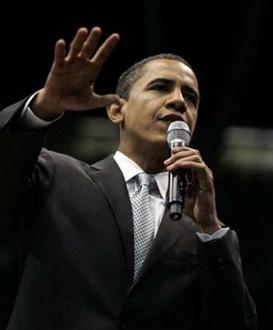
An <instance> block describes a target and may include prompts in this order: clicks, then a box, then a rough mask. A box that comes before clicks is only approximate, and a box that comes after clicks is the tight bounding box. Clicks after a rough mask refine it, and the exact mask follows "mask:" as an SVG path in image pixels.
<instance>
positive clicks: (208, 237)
mask: <svg viewBox="0 0 273 330" xmlns="http://www.w3.org/2000/svg"><path fill="white" fill-rule="evenodd" d="M228 230H229V227H225V228H220V229H218V230H217V231H216V232H215V233H213V234H212V235H209V234H206V233H196V235H197V236H198V237H199V238H200V239H201V241H202V242H208V241H211V240H213V239H216V238H222V237H223V236H224V235H225V234H226V232H227V231H228Z"/></svg>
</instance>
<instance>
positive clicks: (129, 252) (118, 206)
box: [87, 156, 134, 278]
mask: <svg viewBox="0 0 273 330" xmlns="http://www.w3.org/2000/svg"><path fill="white" fill-rule="evenodd" d="M94 169H95V171H94ZM87 173H88V175H89V176H90V177H91V178H92V179H93V180H94V181H95V182H96V184H97V185H98V186H99V187H100V188H101V190H102V191H103V193H104V195H105V197H106V200H107V202H108V203H109V206H110V208H111V210H112V212H113V215H114V219H115V221H116V223H117V225H118V227H119V232H120V236H121V240H122V242H123V247H124V254H125V258H126V262H127V267H128V272H129V275H130V277H131V278H133V260H134V237H133V220H132V209H131V203H130V200H129V196H128V191H127V187H126V184H125V181H124V178H123V175H122V173H121V171H120V169H119V167H118V165H117V164H116V162H115V161H114V159H113V157H112V156H110V157H108V158H106V159H104V160H102V161H100V162H98V163H96V164H94V165H92V167H91V168H90V169H88V170H87Z"/></svg>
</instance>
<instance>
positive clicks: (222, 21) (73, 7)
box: [0, 0, 273, 329]
mask: <svg viewBox="0 0 273 330" xmlns="http://www.w3.org/2000/svg"><path fill="white" fill-rule="evenodd" d="M123 2H124V3H123ZM123 2H122V1H115V2H111V1H100V2H99V1H97V2H92V1H89V2H88V3H87V2H73V1H70V2H67V3H64V4H59V5H57V4H56V3H49V2H37V3H33V4H32V5H31V4H27V3H25V4H24V6H21V7H22V8H21V7H19V6H18V5H16V4H12V3H9V4H7V6H6V8H5V9H3V10H2V12H1V22H0V27H1V50H0V53H1V62H0V63H1V93H0V94H1V96H0V105H1V108H3V107H4V106H6V105H8V104H11V103H13V102H15V101H17V100H19V99H21V98H23V97H25V96H27V95H30V94H31V93H33V92H34V91H36V90H37V89H39V88H41V87H42V86H43V83H44V81H45V79H46V76H47V73H48V71H49V68H50V65H51V61H52V59H53V49H54V43H55V41H56V40H57V39H59V38H64V39H65V40H68V42H69V41H70V40H71V38H72V37H73V34H74V32H75V31H76V29H77V28H79V27H80V26H86V27H88V28H89V27H92V26H94V25H99V26H101V27H102V29H103V36H105V37H106V36H107V35H108V34H109V33H112V32H118V33H120V35H121V40H120V43H119V45H118V47H117V48H116V50H115V51H114V53H113V55H112V56H111V58H110V59H109V60H108V62H107V63H106V65H105V67H104V68H103V70H102V72H101V75H100V78H99V80H98V82H97V86H96V91H97V92H98V93H104V92H113V91H114V88H115V84H116V81H117V79H118V76H119V74H120V73H121V72H122V71H123V70H124V69H126V68H127V67H128V66H129V65H131V64H133V63H134V62H135V61H138V60H140V59H142V58H143V57H146V56H149V55H153V54H156V53H160V52H172V53H177V54H179V55H182V56H183V57H184V58H186V59H187V60H188V61H189V62H190V63H191V64H192V66H193V68H194V71H195V73H196V74H197V77H198V78H199V83H200V89H201V105H200V110H199V122H198V130H197V133H196V136H195V139H194V146H195V147H197V148H198V149H200V151H201V153H202V155H203V158H205V159H206V161H207V163H208V164H209V166H210V167H211V168H212V169H213V171H214V173H215V185H216V189H217V202H218V210H219V216H220V217H221V219H222V220H223V221H224V222H226V223H227V224H228V225H230V226H232V227H233V228H235V229H236V230H237V232H238V235H239V238H240V242H241V252H242V259H243V268H244V272H245V276H246V280H247V283H248V286H249V289H250V291H251V294H252V296H253V297H254V299H255V301H256V304H257V309H258V316H259V322H260V329H273V316H272V306H273V224H272V221H273V207H272V201H273V198H272V197H273V194H272V183H273V178H272V175H270V174H264V175H259V172H258V171H257V172H255V174H254V175H243V174H242V173H240V172H236V170H235V171H234V170H233V171H228V170H226V168H224V167H221V165H220V158H221V153H222V152H223V133H224V132H225V129H226V128H227V127H230V126H240V127H254V128H261V129H266V130H270V129H272V126H273V120H272V114H271V113H272V111H273V109H272V68H273V66H272V58H273V56H272V55H273V54H272V53H273V52H272V39H273V38H272V28H273V26H272V25H273V24H272V14H273V11H272V10H271V9H270V1H269V0H268V1H266V0H249V1H218V2H217V3H213V2H212V1H211V2H209V1H203V2H198V1H191V2H190V3H188V2H186V1H185V2H184V1H170V0H169V1H155V0H150V1H148V0H147V1H135V2H132V1H128V2H125V1H123ZM101 116H104V113H103V112H101ZM272 137H273V135H272ZM272 151H273V149H272ZM227 168H228V165H227ZM271 173H272V172H271ZM0 184H1V183H0ZM0 243H1V245H2V248H1V250H0V276H1V277H0V281H1V283H0V290H1V294H0V329H2V328H1V326H2V327H3V328H4V326H5V324H6V322H7V319H8V316H9V313H10V311H11V308H12V304H13V301H14V298H15V296H16V290H17V286H18V283H19V280H20V272H19V265H18V260H17V258H16V252H15V247H14V246H13V244H12V243H11V241H10V239H9V238H8V237H6V235H5V234H4V233H2V232H0ZM1 251H2V254H1ZM7 251H8V253H7Z"/></svg>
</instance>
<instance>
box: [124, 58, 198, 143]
mask: <svg viewBox="0 0 273 330" xmlns="http://www.w3.org/2000/svg"><path fill="white" fill-rule="evenodd" d="M198 101H199V90H198V83H197V79H196V77H195V75H194V73H193V71H192V70H191V69H190V68H189V67H188V66H186V65H185V64H183V63H182V62H178V61H176V60H169V59H156V60H152V61H150V62H148V63H147V64H145V66H144V67H143V69H142V75H141V77H140V78H139V79H138V80H137V81H136V82H135V84H134V85H133V86H132V88H131V91H130V94H129V98H128V100H127V101H126V102H125V104H124V106H123V109H122V110H123V114H124V118H123V123H122V133H123V134H122V135H121V137H122V138H125V139H126V144H128V142H129V144H130V143H131V144H132V145H136V144H153V145H154V146H155V145H157V146H159V147H161V146H164V147H165V146H166V134H167V129H168V126H169V125H170V123H171V122H172V121H175V120H183V121H184V122H185V123H187V124H188V125H189V127H190V130H191V133H193V131H194V128H195V124H196V120H197V108H198Z"/></svg>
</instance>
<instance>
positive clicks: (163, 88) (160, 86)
mask: <svg viewBox="0 0 273 330" xmlns="http://www.w3.org/2000/svg"><path fill="white" fill-rule="evenodd" d="M151 89H153V90H156V91H159V92H161V91H162V92H166V91H168V86H167V85H166V84H163V83H157V84H154V85H153V86H152V87H151Z"/></svg>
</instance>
